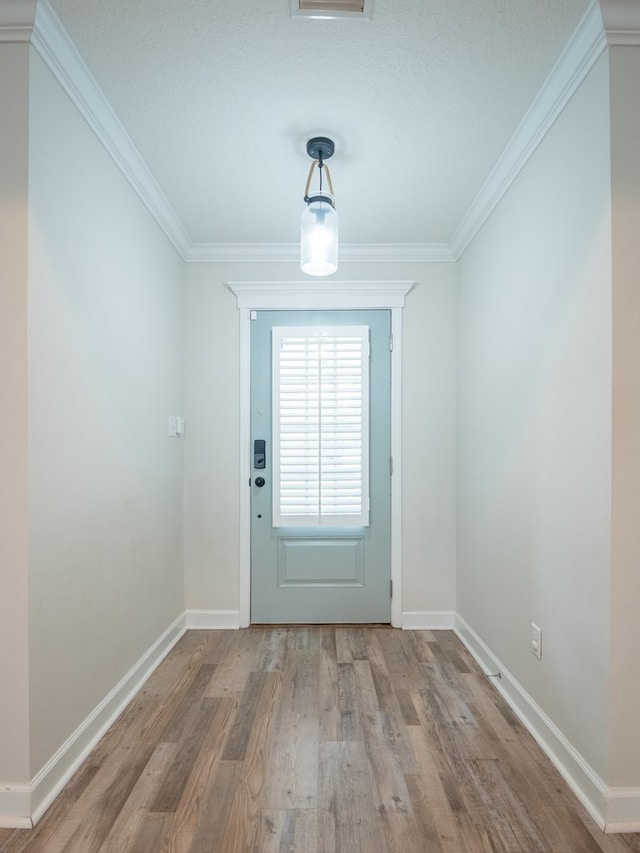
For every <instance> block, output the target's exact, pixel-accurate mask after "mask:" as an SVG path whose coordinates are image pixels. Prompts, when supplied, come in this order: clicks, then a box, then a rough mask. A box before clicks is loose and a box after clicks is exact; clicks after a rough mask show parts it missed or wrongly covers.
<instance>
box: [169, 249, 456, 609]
mask: <svg viewBox="0 0 640 853" xmlns="http://www.w3.org/2000/svg"><path fill="white" fill-rule="evenodd" d="M337 277H338V278H340V279H343V280H367V279H368V280H390V279H401V280H415V281H417V282H418V285H417V287H416V288H415V289H414V290H413V291H412V292H411V293H410V294H409V295H408V297H407V306H406V309H405V312H404V314H405V320H404V353H403V363H404V376H403V413H404V429H403V440H404V448H403V452H404V467H403V486H404V493H403V505H404V512H403V537H404V543H403V544H404V553H403V566H404V577H403V609H404V610H410V611H425V612H432V611H453V610H454V609H455V430H456V399H455V372H456V347H455V323H456V270H455V266H454V265H453V264H441V263H436V264H400V263H399V264H393V265H389V264H385V265H379V264H378V265H374V264H368V265H367V264H355V263H351V264H348V263H342V264H341V267H340V270H339V273H338V274H337ZM300 278H301V273H300V270H299V268H298V266H297V264H264V265H259V264H244V265H243V264H220V263H197V264H190V265H189V266H188V268H187V277H186V285H185V287H186V289H185V360H184V400H185V415H186V418H187V435H186V439H185V585H186V587H185V588H186V602H187V608H188V609H197V610H232V611H237V610H238V609H239V606H240V599H239V544H240V539H239V537H240V530H239V522H240V516H239V512H240V509H239V495H240V492H239V490H240V488H241V487H242V485H243V484H242V483H241V482H240V465H239V460H240V447H239V437H238V429H239V399H240V398H239V336H238V328H239V317H238V309H237V307H236V300H235V297H234V296H233V294H232V293H231V292H230V291H229V290H228V289H227V288H226V287H225V286H224V284H225V282H228V281H291V280H296V281H297V280H300Z"/></svg>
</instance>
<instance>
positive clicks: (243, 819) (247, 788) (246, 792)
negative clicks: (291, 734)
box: [219, 672, 282, 853]
mask: <svg viewBox="0 0 640 853" xmlns="http://www.w3.org/2000/svg"><path fill="white" fill-rule="evenodd" d="M281 689H282V676H281V674H280V673H278V672H267V673H265V684H264V688H263V691H262V697H261V702H260V713H259V714H257V715H256V724H255V725H254V727H253V729H252V732H251V737H250V742H249V746H248V748H247V757H246V759H245V761H243V762H242V771H241V773H240V778H239V782H238V785H237V786H236V789H235V796H234V798H233V802H232V805H231V809H230V812H229V819H228V821H227V825H226V828H225V833H224V836H223V838H222V842H221V844H220V848H219V849H220V851H221V853H246V851H248V850H253V849H254V839H255V837H256V835H257V833H258V828H259V821H260V807H261V806H260V804H261V802H262V799H263V796H264V792H265V787H266V786H267V785H268V782H269V779H268V775H267V761H266V755H267V751H268V748H269V743H270V740H271V737H272V734H273V728H274V726H275V719H276V708H277V707H278V702H279V699H280V692H281Z"/></svg>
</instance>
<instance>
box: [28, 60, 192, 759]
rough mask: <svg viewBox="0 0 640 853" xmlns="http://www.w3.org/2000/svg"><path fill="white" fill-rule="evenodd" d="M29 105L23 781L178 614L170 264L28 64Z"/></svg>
mask: <svg viewBox="0 0 640 853" xmlns="http://www.w3.org/2000/svg"><path fill="white" fill-rule="evenodd" d="M30 92H31V94H30V124H31V126H30V146H29V344H28V349H29V377H28V379H29V431H28V436H29V491H30V502H29V503H30V513H29V536H30V565H29V586H30V589H29V619H30V631H29V669H30V690H31V773H32V774H35V773H36V772H37V771H38V770H39V769H40V768H41V767H42V766H43V764H44V763H45V762H46V761H47V760H48V759H49V758H50V757H51V756H52V754H53V753H54V752H55V751H56V750H57V749H58V748H59V747H60V746H61V744H62V743H63V742H64V741H65V739H66V738H67V737H68V736H69V735H70V734H71V733H72V732H73V731H74V729H75V728H76V727H77V726H78V725H79V724H80V723H81V722H82V721H83V720H84V719H85V718H86V716H87V715H88V714H89V713H90V712H91V711H93V709H94V708H95V707H96V706H97V705H98V703H99V702H100V701H101V700H102V699H103V697H105V695H106V694H107V693H108V692H109V691H110V690H111V689H112V688H113V687H114V686H115V685H116V684H117V683H118V682H119V680H120V679H121V678H122V677H123V676H124V675H125V673H126V672H127V671H128V670H129V669H130V668H131V667H132V666H133V665H134V664H135V663H136V661H137V660H138V659H139V658H140V656H141V655H142V654H143V653H144V652H146V651H147V650H148V649H149V647H150V646H151V645H152V643H153V642H154V641H155V640H156V639H157V638H158V637H159V636H160V634H161V633H162V632H163V631H165V629H166V628H167V627H168V626H169V625H170V624H171V622H173V621H174V620H175V619H176V617H177V616H178V615H179V614H180V613H181V612H182V611H183V609H184V590H183V576H182V449H183V446H182V442H181V441H180V440H179V439H169V438H168V435H167V433H168V417H169V415H178V414H180V413H181V405H182V400H181V381H182V379H181V369H182V364H181V347H182V276H183V262H182V260H181V259H180V258H179V257H178V255H177V254H176V252H175V250H174V249H173V247H172V246H171V244H170V243H169V241H168V240H167V239H166V237H165V236H164V234H163V233H162V231H161V230H160V228H159V227H158V225H157V224H156V223H155V221H154V220H153V219H152V218H151V216H150V215H149V214H148V212H147V210H146V208H145V207H144V206H143V204H142V203H141V201H140V200H139V198H138V196H137V195H135V193H134V192H133V190H132V189H131V187H130V185H129V184H128V183H127V182H126V180H125V179H124V177H123V175H122V174H121V172H120V171H119V170H118V168H117V167H116V166H115V164H114V163H113V161H112V159H111V158H110V157H109V156H108V154H107V152H106V151H105V149H104V148H103V147H102V145H101V143H100V142H99V141H98V139H97V138H96V137H95V136H94V134H93V132H92V131H91V130H90V129H89V127H88V125H87V124H86V123H85V122H84V120H83V119H82V118H81V116H80V115H79V113H78V112H77V111H76V109H75V107H74V106H73V105H72V104H71V102H70V101H69V100H68V98H67V97H66V95H65V94H64V93H63V91H62V90H61V88H60V87H59V86H58V84H57V83H56V82H55V81H54V79H53V78H52V76H51V75H50V73H49V71H48V70H47V69H46V68H45V66H44V64H43V63H42V61H41V60H40V58H39V57H38V56H37V54H35V52H33V53H32V58H31V88H30Z"/></svg>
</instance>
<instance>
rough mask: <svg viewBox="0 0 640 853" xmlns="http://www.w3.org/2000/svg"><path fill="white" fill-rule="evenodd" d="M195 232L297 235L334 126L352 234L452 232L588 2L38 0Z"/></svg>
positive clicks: (345, 223)
mask: <svg viewBox="0 0 640 853" xmlns="http://www.w3.org/2000/svg"><path fill="white" fill-rule="evenodd" d="M50 4H51V6H52V7H53V9H54V10H55V12H56V13H57V15H58V16H59V18H60V20H61V22H62V24H63V26H64V27H65V29H66V30H67V32H68V33H69V35H70V36H71V38H72V40H73V41H74V43H75V45H76V47H77V49H78V51H79V52H80V54H81V55H82V56H83V58H84V60H85V62H86V64H87V65H88V67H89V68H90V70H91V72H92V73H93V75H94V77H95V78H96V80H97V81H98V83H99V85H100V87H101V88H102V90H103V92H104V94H105V95H106V97H107V98H108V100H109V101H110V103H111V105H112V107H113V108H114V110H115V112H116V113H117V115H118V116H119V118H120V120H121V122H122V123H123V125H124V126H125V128H126V130H127V131H128V133H129V135H130V136H131V138H132V139H133V141H134V143H135V144H136V146H137V147H138V149H139V151H140V153H141V154H142V156H143V158H144V160H145V161H146V163H147V165H148V167H149V169H150V170H151V172H152V174H153V175H154V177H155V179H156V180H157V182H158V184H159V185H160V187H161V188H162V190H163V192H164V193H165V195H166V196H167V198H168V199H169V201H170V203H171V205H172V206H173V208H174V210H175V212H176V213H177V215H178V217H179V218H180V220H181V221H182V223H183V225H184V227H185V228H186V230H187V232H188V234H189V237H190V239H191V240H192V241H193V242H195V243H291V242H295V241H296V239H297V234H298V228H299V219H300V213H301V211H302V207H303V202H302V195H303V190H304V183H305V180H306V173H307V169H308V166H309V162H310V161H309V159H308V157H307V154H306V151H305V143H306V140H307V139H308V138H309V137H310V136H314V135H327V136H331V137H332V138H333V139H334V140H335V143H336V153H335V155H334V157H333V159H332V160H331V163H330V166H331V174H332V177H333V183H334V187H335V192H336V202H337V207H338V212H339V215H340V232H341V233H340V236H341V241H342V242H347V243H379V242H382V243H447V242H449V241H450V239H451V237H452V235H453V233H454V232H455V229H456V228H457V226H458V225H459V224H460V222H461V220H462V218H463V216H464V214H465V212H466V211H467V210H468V208H469V206H470V204H471V203H472V201H473V199H474V198H475V196H476V194H477V193H478V191H479V189H480V188H481V186H482V184H483V182H484V181H485V179H486V178H487V176H488V175H489V173H490V171H491V169H492V167H493V165H494V164H495V163H496V161H497V160H498V158H499V156H500V154H501V152H502V151H503V150H504V148H505V146H506V144H507V143H508V141H509V139H510V138H511V136H512V134H513V133H514V131H515V129H516V128H517V126H518V124H519V123H520V121H521V119H522V118H523V116H524V115H525V113H526V111H527V109H528V107H529V106H530V104H531V102H532V101H533V99H534V97H535V95H536V93H537V92H538V90H539V89H540V87H541V86H542V84H543V83H544V81H545V79H546V78H547V76H548V74H549V72H550V70H551V68H552V67H553V65H554V63H555V61H556V60H557V59H558V57H559V55H560V53H561V52H562V50H563V48H564V46H565V45H566V43H567V42H568V40H569V38H570V37H571V35H572V33H573V32H574V30H575V29H576V27H577V25H578V23H579V22H580V19H581V17H582V15H583V14H584V13H585V11H586V9H587V7H588V5H589V3H588V0H374V6H373V16H372V19H371V20H367V19H364V20H359V19H353V18H344V19H340V20H316V19H309V18H301V17H291V16H290V14H289V0H232V2H229V0H136V2H132V0H109V2H105V0H50Z"/></svg>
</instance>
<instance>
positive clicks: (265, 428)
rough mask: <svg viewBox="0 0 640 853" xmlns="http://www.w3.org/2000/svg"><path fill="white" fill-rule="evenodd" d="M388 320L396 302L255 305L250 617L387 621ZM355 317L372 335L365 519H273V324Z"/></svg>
mask: <svg viewBox="0 0 640 853" xmlns="http://www.w3.org/2000/svg"><path fill="white" fill-rule="evenodd" d="M390 324H391V316H390V312H389V311H378V310H375V311H337V312H326V311H323V312H319V311H310V312H309V311H305V312H300V311H259V312H256V316H255V319H252V322H251V441H252V445H251V448H252V477H251V621H252V622H270V623H274V622H275V623H277V622H389V621H390V615H391V604H390V576H391V569H390V563H391V556H390V554H391V546H390V530H391V474H390V448H391V427H390V391H391V374H390V364H391V358H390V346H389V341H390ZM356 325H366V326H368V327H369V339H370V373H369V386H370V398H369V403H370V407H369V408H370V410H369V425H370V429H369V487H370V512H369V524H368V525H367V526H366V527H365V526H357V527H355V526H354V527H351V526H341V527H325V526H309V527H306V526H300V525H299V524H297V525H296V526H295V527H293V526H290V527H273V524H272V519H273V506H272V485H273V481H274V476H273V475H274V471H273V459H274V454H273V441H274V436H273V432H272V430H273V419H272V392H273V387H272V353H271V337H272V329H273V327H279V326H356ZM256 441H264V442H265V444H264V453H262V452H261V447H260V445H257V446H256V445H255V442H256ZM263 457H264V458H263ZM256 462H257V463H258V466H260V465H262V466H263V467H256V464H255V463H256ZM260 478H262V479H260ZM261 484H262V485H261Z"/></svg>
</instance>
